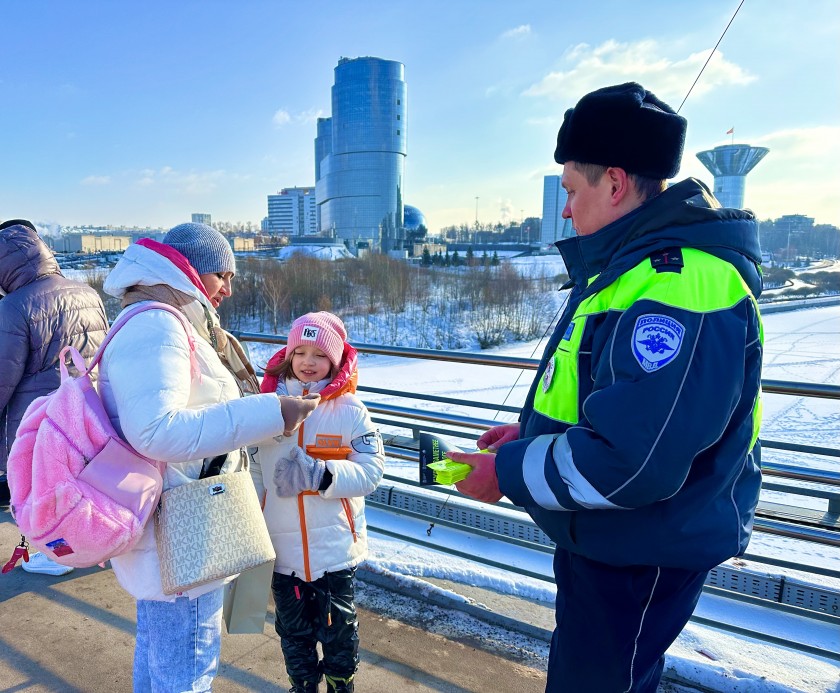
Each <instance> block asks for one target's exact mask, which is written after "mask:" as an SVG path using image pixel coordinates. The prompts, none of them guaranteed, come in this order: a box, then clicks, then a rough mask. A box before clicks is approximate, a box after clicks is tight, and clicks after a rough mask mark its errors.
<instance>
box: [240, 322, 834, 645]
mask: <svg viewBox="0 0 840 693" xmlns="http://www.w3.org/2000/svg"><path fill="white" fill-rule="evenodd" d="M234 334H235V335H236V336H237V337H238V338H239V339H240V340H243V341H255V342H263V343H270V344H285V342H286V338H285V336H277V335H266V334H260V333H252V332H239V333H234ZM353 346H354V347H355V348H356V349H357V350H358V351H360V352H363V353H368V354H378V355H385V356H398V357H404V358H417V359H427V360H434V361H448V362H453V363H463V364H470V365H478V366H494V367H502V368H515V369H525V370H535V369H536V368H537V366H538V364H539V361H538V360H537V359H527V358H513V357H507V356H497V355H483V354H473V353H465V352H447V351H437V350H431V349H412V348H407V347H390V346H382V345H378V344H365V343H355V342H354V343H353ZM762 390H763V391H764V392H765V393H767V394H780V395H787V396H798V397H819V398H829V399H834V400H837V399H840V387H838V386H833V385H824V384H818V383H801V382H791V381H780V380H763V381H762ZM358 391H359V392H368V393H371V394H375V395H385V396H389V397H394V398H402V399H406V400H411V401H413V402H419V403H421V407H422V406H423V404H424V403H429V404H441V403H442V404H450V405H452V404H454V405H457V406H459V407H462V408H464V409H467V408H469V409H479V410H481V409H484V410H491V411H495V412H501V411H504V412H507V413H518V412H519V408H518V407H514V406H504V405H498V404H493V403H488V402H477V401H472V400H464V399H459V398H452V397H442V396H438V395H424V394H422V393H416V392H405V391H400V390H392V389H386V388H374V387H365V386H360V387H359V388H358ZM365 404H366V406H367V407H368V409H369V411H370V412H371V414H372V415H373V416H372V418H373V420H374V421H375V422H376V423H378V424H380V425H386V426H390V427H394V428H397V429H401V430H405V431H408V432H410V433H411V436H410V437H407V436H406V437H400V436H395V437H394V438H392V440H391V444H390V445H386V455H387V456H388V457H392V458H397V459H405V460H415V461H416V460H417V451H416V439H417V437H418V433H419V432H420V431H427V432H431V433H438V434H443V435H450V436H454V437H458V438H462V439H466V440H475V439H477V438H478V436H479V433H478V432H481V431H484V430H487V429H489V428H492V427H493V426H496V425H498V424H499V423H500V422H499V421H496V420H493V419H483V418H476V417H470V416H465V415H460V414H453V413H448V412H440V411H437V410H436V408H434V407H424V408H417V407H408V406H399V405H395V404H388V403H383V402H377V401H365ZM761 443H762V446H763V447H764V448H767V449H775V450H783V451H793V452H797V453H803V454H806V455H809V456H822V457H827V458H837V457H840V450H837V449H836V448H830V447H823V446H811V445H801V444H796V443H787V442H783V441H773V440H765V439H762V440H761ZM762 471H763V472H764V474H765V479H764V481H763V484H762V488H763V489H765V490H769V491H778V492H782V493H787V494H798V495H802V496H811V497H817V498H821V499H824V500H826V501H827V503H828V510H827V512H825V513H820V512H816V511H808V510H806V509H804V508H796V507H795V506H784V508H786V510H785V509H782V508H780V507H778V506H777V504H773V503H766V502H762V503H760V505H759V508H758V510H757V513H756V519H755V525H754V526H755V529H756V530H757V531H760V532H765V533H768V534H775V535H779V536H784V537H789V538H794V539H797V540H802V541H807V542H813V543H819V544H823V545H828V546H838V547H840V473H838V472H834V471H831V470H828V469H813V468H808V467H801V466H798V465H793V464H789V463H781V462H772V461H767V462H762ZM767 477H773V478H775V479H780V480H782V483H777V482H773V481H770V480H769V479H768V478H767ZM385 481H386V482H390V483H391V485H390V486H388V485H387V484H385V483H383V484H382V485H380V488H379V489H378V490H377V491H376V492H375V493H374V494H373V495H372V496H371V497H370V498H369V502H370V503H371V504H372V505H373V506H374V507H381V508H383V509H386V510H389V511H392V512H399V513H400V514H402V515H406V516H409V517H415V518H419V519H423V520H424V521H430V520H431V521H432V522H435V523H439V524H442V525H447V526H451V527H453V528H455V529H460V530H462V531H468V532H471V533H474V534H479V535H482V536H491V537H493V538H494V539H498V540H501V541H504V542H511V543H515V544H518V545H521V546H525V547H527V548H531V549H533V550H536V551H552V550H553V549H552V546H553V544H552V542H551V541H550V540H549V539H548V537H546V536H545V535H544V534H543V533H542V532H541V530H540V529H539V528H538V527H536V525H534V523H533V522H532V521H531V520H530V518H527V516H525V515H524V513H523V517H522V519H521V520H516V521H512V520H511V519H510V515H509V514H507V515H505V516H504V517H501V516H499V517H496V513H494V511H492V510H488V509H487V508H486V507H485V508H482V509H480V510H475V509H474V508H473V509H471V508H469V507H468V505H469V503H470V501H468V500H466V499H465V497H463V496H461V495H460V494H459V493H457V491H454V490H452V489H446V488H441V487H424V488H423V489H422V491H421V490H420V489H419V488H418V489H417V490H416V491H414V492H413V491H412V490H411V488H412V487H419V484H418V483H417V482H415V481H413V480H410V479H405V478H402V477H396V476H392V475H388V474H386V475H385ZM803 482H805V483H811V484H818V485H820V487H818V488H812V487H808V486H804V485H803ZM435 494H440V496H438V497H440V498H441V499H443V500H442V501H440V502H436V501H430V500H429V498H434V497H435ZM464 503H466V504H467V505H466V506H465V505H464ZM496 506H497V507H500V508H504V509H513V510H521V509H519V508H517V507H516V506H513V505H512V504H510V503H506V502H501V503H498V504H496ZM444 509H445V512H444ZM465 518H466V519H465ZM500 527H504V528H503V529H501V530H500V529H499V528H500ZM371 529H375V530H376V531H378V532H381V533H383V534H386V535H394V536H399V538H401V539H404V540H406V541H411V542H412V543H415V544H418V545H426V544H428V545H429V547H430V548H434V549H436V550H443V551H448V552H449V553H452V554H453V555H458V554H459V552H458V551H457V550H456V549H446V548H441V546H439V545H438V544H434V543H431V542H424V541H422V540H418V539H416V538H409V537H405V536H402V535H397V534H395V533H394V532H392V531H391V530H389V529H388V528H384V527H373V526H371ZM469 558H470V559H471V560H477V561H478V562H482V563H486V564H487V565H492V566H495V567H504V568H505V569H507V570H513V571H514V572H519V573H521V574H523V575H529V576H531V577H536V578H538V579H545V577H544V576H539V575H537V574H532V573H530V572H528V571H523V570H519V569H516V568H512V567H511V566H509V565H505V566H502V565H501V564H500V563H499V562H498V561H495V560H493V559H492V558H487V557H484V558H482V557H478V556H475V555H471V556H469ZM743 558H744V559H745V560H749V561H753V562H756V563H765V564H767V565H773V566H778V567H783V568H788V569H792V570H797V571H800V572H805V573H808V572H811V573H813V574H814V575H822V576H827V577H830V578H837V579H840V571H834V570H830V569H826V568H821V567H820V566H805V565H802V564H799V563H793V562H789V561H785V560H781V559H775V558H772V557H767V556H759V555H754V554H747V555H745V556H744V557H743ZM704 589H705V590H706V591H709V592H712V593H715V594H721V595H725V596H731V597H732V598H737V599H740V600H752V601H755V602H756V603H759V604H762V605H764V606H769V607H771V608H775V609H782V610H788V611H790V610H792V611H793V612H795V613H800V612H801V613H802V614H804V615H810V616H811V617H812V618H813V617H816V618H823V619H828V620H829V621H830V622H835V621H836V622H837V623H838V625H840V591H837V590H831V589H821V588H820V587H819V586H816V585H809V584H806V583H801V582H798V581H796V580H790V579H787V580H786V579H785V578H784V577H783V576H778V575H775V576H774V575H768V574H767V573H766V571H765V572H762V573H755V572H752V571H749V570H739V569H737V568H731V567H729V566H726V565H723V566H718V567H717V568H716V569H714V570H713V571H711V573H710V576H709V580H707V585H706V588H704ZM756 595H759V596H756ZM817 614H818V615H817ZM695 620H697V619H695ZM697 622H699V621H697ZM712 625H715V626H716V627H720V628H725V629H728V630H731V631H733V632H734V631H735V630H736V628H737V627H735V626H730V625H726V624H722V623H717V622H715V623H713V624H712ZM738 632H740V631H738ZM746 634H749V635H751V636H752V637H758V638H763V639H764V640H767V641H769V636H763V635H762V634H761V633H757V632H752V631H750V632H748V633H746ZM787 644H788V645H789V646H793V647H797V645H796V644H795V643H787ZM799 649H801V650H803V651H808V652H812V653H815V654H820V655H821V656H828V657H830V658H832V659H836V660H838V661H840V655H837V654H835V653H826V652H825V651H823V650H819V649H818V648H817V649H816V650H815V649H814V648H812V647H810V646H808V645H802V646H801V647H799Z"/></svg>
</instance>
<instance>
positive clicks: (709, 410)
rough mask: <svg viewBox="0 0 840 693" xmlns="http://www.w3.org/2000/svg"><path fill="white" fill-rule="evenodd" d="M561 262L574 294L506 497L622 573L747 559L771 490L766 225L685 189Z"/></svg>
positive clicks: (546, 357) (552, 344)
mask: <svg viewBox="0 0 840 693" xmlns="http://www.w3.org/2000/svg"><path fill="white" fill-rule="evenodd" d="M557 247H558V249H559V250H560V252H561V254H562V255H563V258H564V260H565V263H566V267H567V269H568V272H569V276H570V284H572V285H573V288H572V291H571V293H570V297H569V302H568V305H567V307H566V309H565V311H564V312H563V315H562V317H561V318H560V321H559V323H558V325H557V327H556V329H555V331H554V334H553V336H552V338H551V340H550V341H549V343H548V345H547V347H546V350H545V352H544V354H543V358H542V360H541V363H540V366H539V369H538V371H537V375H536V377H535V379H534V382H533V384H532V386H531V390H530V392H529V394H528V397H527V400H526V402H525V406H524V407H523V410H522V416H521V428H520V439H519V440H518V441H515V442H511V443H508V444H507V445H504V446H502V447H501V448H500V450H499V453H498V455H497V457H496V468H497V473H498V478H499V487H500V489H501V491H502V493H504V494H505V495H506V496H507V497H508V498H509V499H510V500H511V501H512V502H513V503H515V504H517V505H519V506H522V507H524V508H525V509H526V510H527V511H528V513H529V514H530V515H531V517H533V518H534V520H535V522H536V523H537V524H538V525H539V526H540V527H541V528H542V529H543V530H544V531H545V532H546V533H547V534H548V536H549V537H550V538H551V539H552V540H554V541H555V542H556V543H557V544H558V546H559V547H562V548H564V549H567V550H569V551H571V552H574V553H577V554H581V555H583V556H586V557H588V558H591V559H593V560H597V561H601V562H604V563H608V564H611V565H618V566H624V565H656V566H666V567H676V568H685V569H691V570H708V569H710V568H712V567H713V566H715V565H717V564H718V563H720V562H721V561H723V560H725V559H727V558H729V557H731V556H735V555H738V554H740V553H743V551H744V550H745V549H746V546H747V542H748V540H749V536H750V532H751V530H752V522H753V516H754V513H755V507H756V504H757V502H758V492H759V486H760V483H761V474H760V470H759V457H760V447H759V444H758V442H757V440H758V426H759V418H760V378H761V357H762V336H763V335H762V328H761V320H760V316H759V313H758V307H757V304H756V300H755V299H756V297H757V296H758V295H759V293H760V287H761V275H760V271H759V268H758V265H759V264H760V257H761V254H760V251H759V244H758V225H757V223H756V221H755V219H754V217H753V215H752V214H751V213H750V212H745V211H741V210H735V209H721V208H720V207H719V205H718V203H717V201H716V200H715V199H714V198H713V197H712V196H711V194H710V193H709V191H708V189H707V188H706V187H705V186H703V184H702V183H700V182H699V181H696V180H694V179H687V180H685V181H682V182H681V183H678V184H676V185H674V186H672V187H671V188H669V189H668V190H666V191H665V192H663V193H662V194H660V195H658V196H656V197H654V198H653V199H651V200H648V201H647V202H646V203H645V204H643V205H642V206H641V207H639V208H638V209H636V210H634V211H633V212H631V213H629V214H627V215H625V216H624V217H622V218H621V219H618V220H617V221H615V222H613V223H612V224H609V225H608V226H606V227H604V228H602V229H600V230H599V231H597V232H596V233H594V234H591V235H588V236H581V237H576V238H570V239H566V240H563V241H560V242H558V243H557Z"/></svg>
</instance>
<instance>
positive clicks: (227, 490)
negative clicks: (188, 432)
mask: <svg viewBox="0 0 840 693" xmlns="http://www.w3.org/2000/svg"><path fill="white" fill-rule="evenodd" d="M155 539H156V541H157V547H158V554H159V556H160V574H161V582H162V584H163V592H164V594H177V593H178V592H184V591H186V590H188V589H190V588H192V587H197V586H199V585H202V584H205V583H207V582H212V581H213V580H219V579H221V578H226V577H229V576H231V575H236V574H237V573H240V572H242V571H243V570H247V569H248V568H253V567H255V566H258V565H260V564H262V563H268V562H269V561H271V562H273V561H274V559H275V553H274V547H273V546H272V544H271V537H270V536H269V534H268V529H267V528H266V525H265V520H264V519H263V514H262V509H261V508H260V502H259V499H258V498H257V491H256V489H255V488H254V482H253V481H252V480H251V475H250V473H249V472H247V471H243V472H234V473H232V474H220V475H218V476H210V477H207V478H205V479H198V480H197V481H192V482H190V483H187V484H183V485H181V486H176V487H174V488H171V489H169V490H167V491H164V492H163V494H162V495H161V498H160V506H159V508H158V510H157V513H156V515H155Z"/></svg>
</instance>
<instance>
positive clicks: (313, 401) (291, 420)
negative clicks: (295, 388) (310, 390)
mask: <svg viewBox="0 0 840 693" xmlns="http://www.w3.org/2000/svg"><path fill="white" fill-rule="evenodd" d="M277 399H278V400H280V414H281V415H282V416H283V435H284V436H286V437H287V438H288V437H289V436H291V435H292V434H293V433H294V432H295V431H296V430H297V429H298V428H299V427H300V425H301V424H302V423H303V422H304V421H305V420H306V417H307V416H309V415H310V414H311V413H312V412H313V411H315V407H317V406H318V403H319V402H320V401H321V395H319V394H312V395H304V396H303V397H291V396H289V395H277Z"/></svg>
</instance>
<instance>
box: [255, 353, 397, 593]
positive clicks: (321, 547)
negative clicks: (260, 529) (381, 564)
mask: <svg viewBox="0 0 840 693" xmlns="http://www.w3.org/2000/svg"><path fill="white" fill-rule="evenodd" d="M348 350H352V352H353V358H352V370H353V372H355V350H353V349H352V347H349V346H347V347H346V348H345V356H346V354H347V351H348ZM284 351H285V349H284V350H282V351H281V352H280V354H282V353H283V352H284ZM276 359H277V356H275V358H274V359H272V362H273V361H275V360H276ZM281 360H282V359H281ZM269 363H271V362H269ZM345 365H346V364H345ZM343 374H344V375H345V376H347V375H350V376H352V375H353V373H350V374H348V373H347V372H346V370H345V371H344V372H343ZM341 375H342V374H339V377H341ZM265 382H266V381H265V380H264V381H263V384H264V385H265ZM334 383H335V381H334V382H333V383H330V381H329V380H324V381H321V382H320V383H312V384H309V385H307V386H304V385H303V384H302V383H301V382H300V381H298V380H296V379H290V380H286V381H285V382H281V383H279V392H278V394H289V395H302V394H304V392H309V393H314V392H319V393H321V394H322V397H323V399H322V400H321V402H320V403H319V404H318V406H317V407H316V408H315V411H314V412H312V414H310V415H309V418H307V419H306V421H305V422H304V423H303V424H302V425H301V427H300V429H299V430H298V434H297V435H294V436H292V437H290V438H284V437H282V436H280V437H279V438H278V439H276V440H274V441H272V442H270V443H263V444H261V445H260V448H259V450H258V451H257V454H256V455H254V461H255V463H254V465H252V467H251V476H252V477H253V479H254V485H255V486H256V487H257V493H258V494H259V495H260V496H262V494H265V520H266V524H267V525H268V531H269V534H271V541H272V543H273V544H274V550H275V551H276V553H277V560H276V561H275V563H274V571H275V572H277V573H282V574H284V575H292V574H294V575H295V576H297V577H299V578H300V579H302V580H305V581H306V582H311V581H313V580H317V579H318V578H320V577H322V576H323V575H324V573H327V572H335V571H337V570H343V569H345V568H351V567H354V566H356V565H358V564H359V563H361V562H362V561H363V560H364V559H365V557H366V556H367V522H366V520H365V499H364V496H366V495H368V494H369V493H371V492H373V491H374V490H375V489H376V486H377V484H379V482H380V480H381V479H382V473H383V472H384V470H385V456H384V454H383V450H382V439H381V437H380V435H379V432H378V431H377V430H376V427H375V426H374V424H373V422H372V421H371V419H370V414H368V411H367V408H366V407H365V405H364V404H362V402H361V401H360V400H359V399H358V397H356V395H354V394H352V390H353V389H355V387H354V386H355V378H352V380H351V381H350V382H349V383H348V384H347V385H348V386H345V387H341V388H338V389H337V392H333V393H332V394H331V393H330V390H333V391H334V390H335V388H334V387H332V386H333V385H334ZM304 387H306V389H304ZM295 445H300V447H301V448H303V449H304V450H306V451H307V452H308V453H309V454H310V455H311V456H312V457H315V458H319V459H323V460H325V461H326V466H327V469H328V470H329V472H330V473H331V474H332V483H331V484H330V485H329V487H328V488H327V489H326V490H324V491H317V492H310V491H305V492H304V493H301V494H299V495H298V496H296V497H291V498H289V497H286V498H280V497H278V496H277V493H276V487H275V485H274V467H275V465H276V464H277V460H279V459H281V457H286V456H288V454H289V451H290V450H291V448H292V447H294V446H295Z"/></svg>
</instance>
